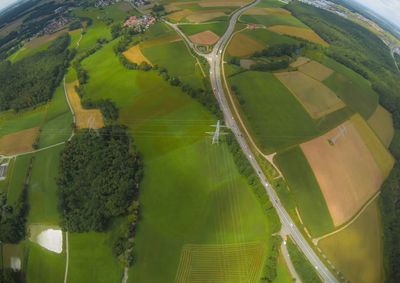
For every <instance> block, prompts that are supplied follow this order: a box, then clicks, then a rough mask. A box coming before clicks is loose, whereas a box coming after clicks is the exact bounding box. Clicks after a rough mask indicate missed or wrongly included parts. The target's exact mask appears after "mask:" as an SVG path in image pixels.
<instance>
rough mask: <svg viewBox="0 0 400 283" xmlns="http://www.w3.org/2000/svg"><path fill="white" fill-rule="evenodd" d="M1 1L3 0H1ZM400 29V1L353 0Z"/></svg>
mask: <svg viewBox="0 0 400 283" xmlns="http://www.w3.org/2000/svg"><path fill="white" fill-rule="evenodd" d="M0 1H1V0H0ZM353 1H354V2H357V3H359V4H361V5H364V6H366V7H367V8H369V9H371V10H372V11H374V12H375V13H377V14H378V15H380V16H382V17H384V18H385V19H387V20H389V21H390V22H392V23H393V24H395V25H396V26H397V27H399V28H400V0H353Z"/></svg>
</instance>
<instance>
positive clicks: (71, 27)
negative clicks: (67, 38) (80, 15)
mask: <svg viewBox="0 0 400 283" xmlns="http://www.w3.org/2000/svg"><path fill="white" fill-rule="evenodd" d="M80 28H82V23H81V21H80V20H77V21H73V22H72V23H70V24H69V26H68V30H70V31H71V30H76V29H80Z"/></svg>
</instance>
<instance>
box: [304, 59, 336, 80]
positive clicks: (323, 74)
mask: <svg viewBox="0 0 400 283" xmlns="http://www.w3.org/2000/svg"><path fill="white" fill-rule="evenodd" d="M300 58H304V57H300ZM299 71H300V72H302V73H304V74H306V75H307V76H310V77H312V78H314V79H316V80H317V81H320V82H321V81H323V80H325V79H326V78H328V77H329V76H330V75H332V73H333V71H332V70H331V69H329V68H328V67H325V66H324V65H322V64H320V63H318V62H317V61H310V62H307V63H306V64H302V65H301V66H299Z"/></svg>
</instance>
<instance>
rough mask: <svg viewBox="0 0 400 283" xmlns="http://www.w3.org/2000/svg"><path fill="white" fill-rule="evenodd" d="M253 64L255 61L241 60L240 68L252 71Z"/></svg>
mask: <svg viewBox="0 0 400 283" xmlns="http://www.w3.org/2000/svg"><path fill="white" fill-rule="evenodd" d="M253 64H254V61H253V60H251V59H242V60H240V67H242V68H243V69H247V70H250V68H251V65H253Z"/></svg>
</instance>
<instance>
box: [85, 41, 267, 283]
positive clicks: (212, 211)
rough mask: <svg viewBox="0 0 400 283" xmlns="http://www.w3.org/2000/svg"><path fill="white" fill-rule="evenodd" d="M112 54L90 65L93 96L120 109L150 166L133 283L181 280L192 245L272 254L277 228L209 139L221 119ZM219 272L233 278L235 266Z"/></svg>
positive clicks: (221, 149)
mask: <svg viewBox="0 0 400 283" xmlns="http://www.w3.org/2000/svg"><path fill="white" fill-rule="evenodd" d="M112 52H113V51H112V45H111V44H109V45H107V46H105V47H104V48H103V49H102V50H100V51H98V52H97V53H96V54H94V55H93V56H91V57H89V58H87V59H86V60H84V61H83V66H84V67H85V69H87V70H88V72H89V75H90V80H89V82H88V84H87V85H86V87H85V88H86V92H87V94H88V96H89V97H90V98H92V99H99V98H110V99H112V100H113V101H114V102H115V103H116V104H117V105H118V107H119V108H120V122H121V123H123V124H125V125H127V126H128V128H129V131H130V132H131V133H132V136H133V138H134V141H135V144H136V145H137V147H138V149H139V151H140V152H141V153H142V155H143V158H144V162H145V172H146V173H145V178H144V180H143V183H142V185H141V194H140V202H141V206H142V217H141V221H140V222H139V225H138V231H137V235H136V248H135V254H136V262H135V264H134V266H133V267H132V268H131V270H130V272H129V280H128V281H129V282H158V281H174V279H175V278H176V274H177V272H178V267H179V262H180V259H181V253H182V251H183V249H184V247H185V245H187V244H196V245H199V246H201V247H204V248H207V247H209V246H210V245H222V247H223V245H225V244H246V243H249V242H258V243H260V244H261V245H262V246H264V247H265V248H266V249H267V248H268V245H269V244H270V238H271V233H272V232H273V227H275V226H274V225H275V224H274V223H273V221H272V220H271V219H272V217H270V216H269V215H266V214H265V212H263V210H262V208H261V205H260V204H259V203H258V200H257V199H256V197H255V195H254V194H253V192H252V189H251V188H250V187H249V185H247V182H246V180H245V179H244V178H243V177H242V176H240V174H239V173H238V171H237V168H236V166H235V165H234V161H233V159H232V156H231V154H230V152H229V150H228V148H227V146H226V145H224V144H221V145H219V146H212V145H211V139H210V138H209V137H208V136H207V134H205V132H206V131H209V130H210V125H211V124H212V123H215V118H214V117H213V116H212V115H211V114H210V113H209V112H208V111H206V110H205V109H204V108H203V107H202V106H201V105H200V104H198V103H197V102H195V101H193V100H192V99H191V98H190V97H189V96H187V95H185V94H184V93H182V92H181V91H180V90H179V89H178V88H175V87H171V86H170V85H168V84H167V83H166V82H165V81H164V80H163V79H162V78H161V77H160V76H158V74H157V73H156V72H153V71H150V72H142V71H128V70H126V69H124V68H123V67H122V66H121V65H120V63H119V62H118V59H117V58H116V57H115V56H114V55H113V53H112ZM109 69H113V70H114V72H113V74H112V75H111V76H110V74H109V73H108V72H107V70H109ZM110 90H113V91H112V92H110ZM199 176H201V177H199ZM160 199H162V201H160ZM193 219H196V221H195V222H193ZM267 250H268V249H267ZM261 254H263V255H262V256H261V258H260V256H258V258H257V256H256V257H255V259H256V260H258V261H260V260H261V261H263V260H264V256H265V255H266V254H265V253H261ZM255 255H257V253H256V254H255ZM227 260H228V258H227ZM160 266H162V268H160ZM192 268H194V267H193V266H188V267H187V269H189V270H188V271H189V272H191V270H193V269H192ZM81 269H82V268H81ZM83 269H85V268H83ZM219 272H222V273H226V274H228V273H227V272H229V267H225V268H223V267H221V269H220V270H219ZM205 274H207V273H205ZM203 279H204V280H207V278H203ZM233 282H235V281H233Z"/></svg>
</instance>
